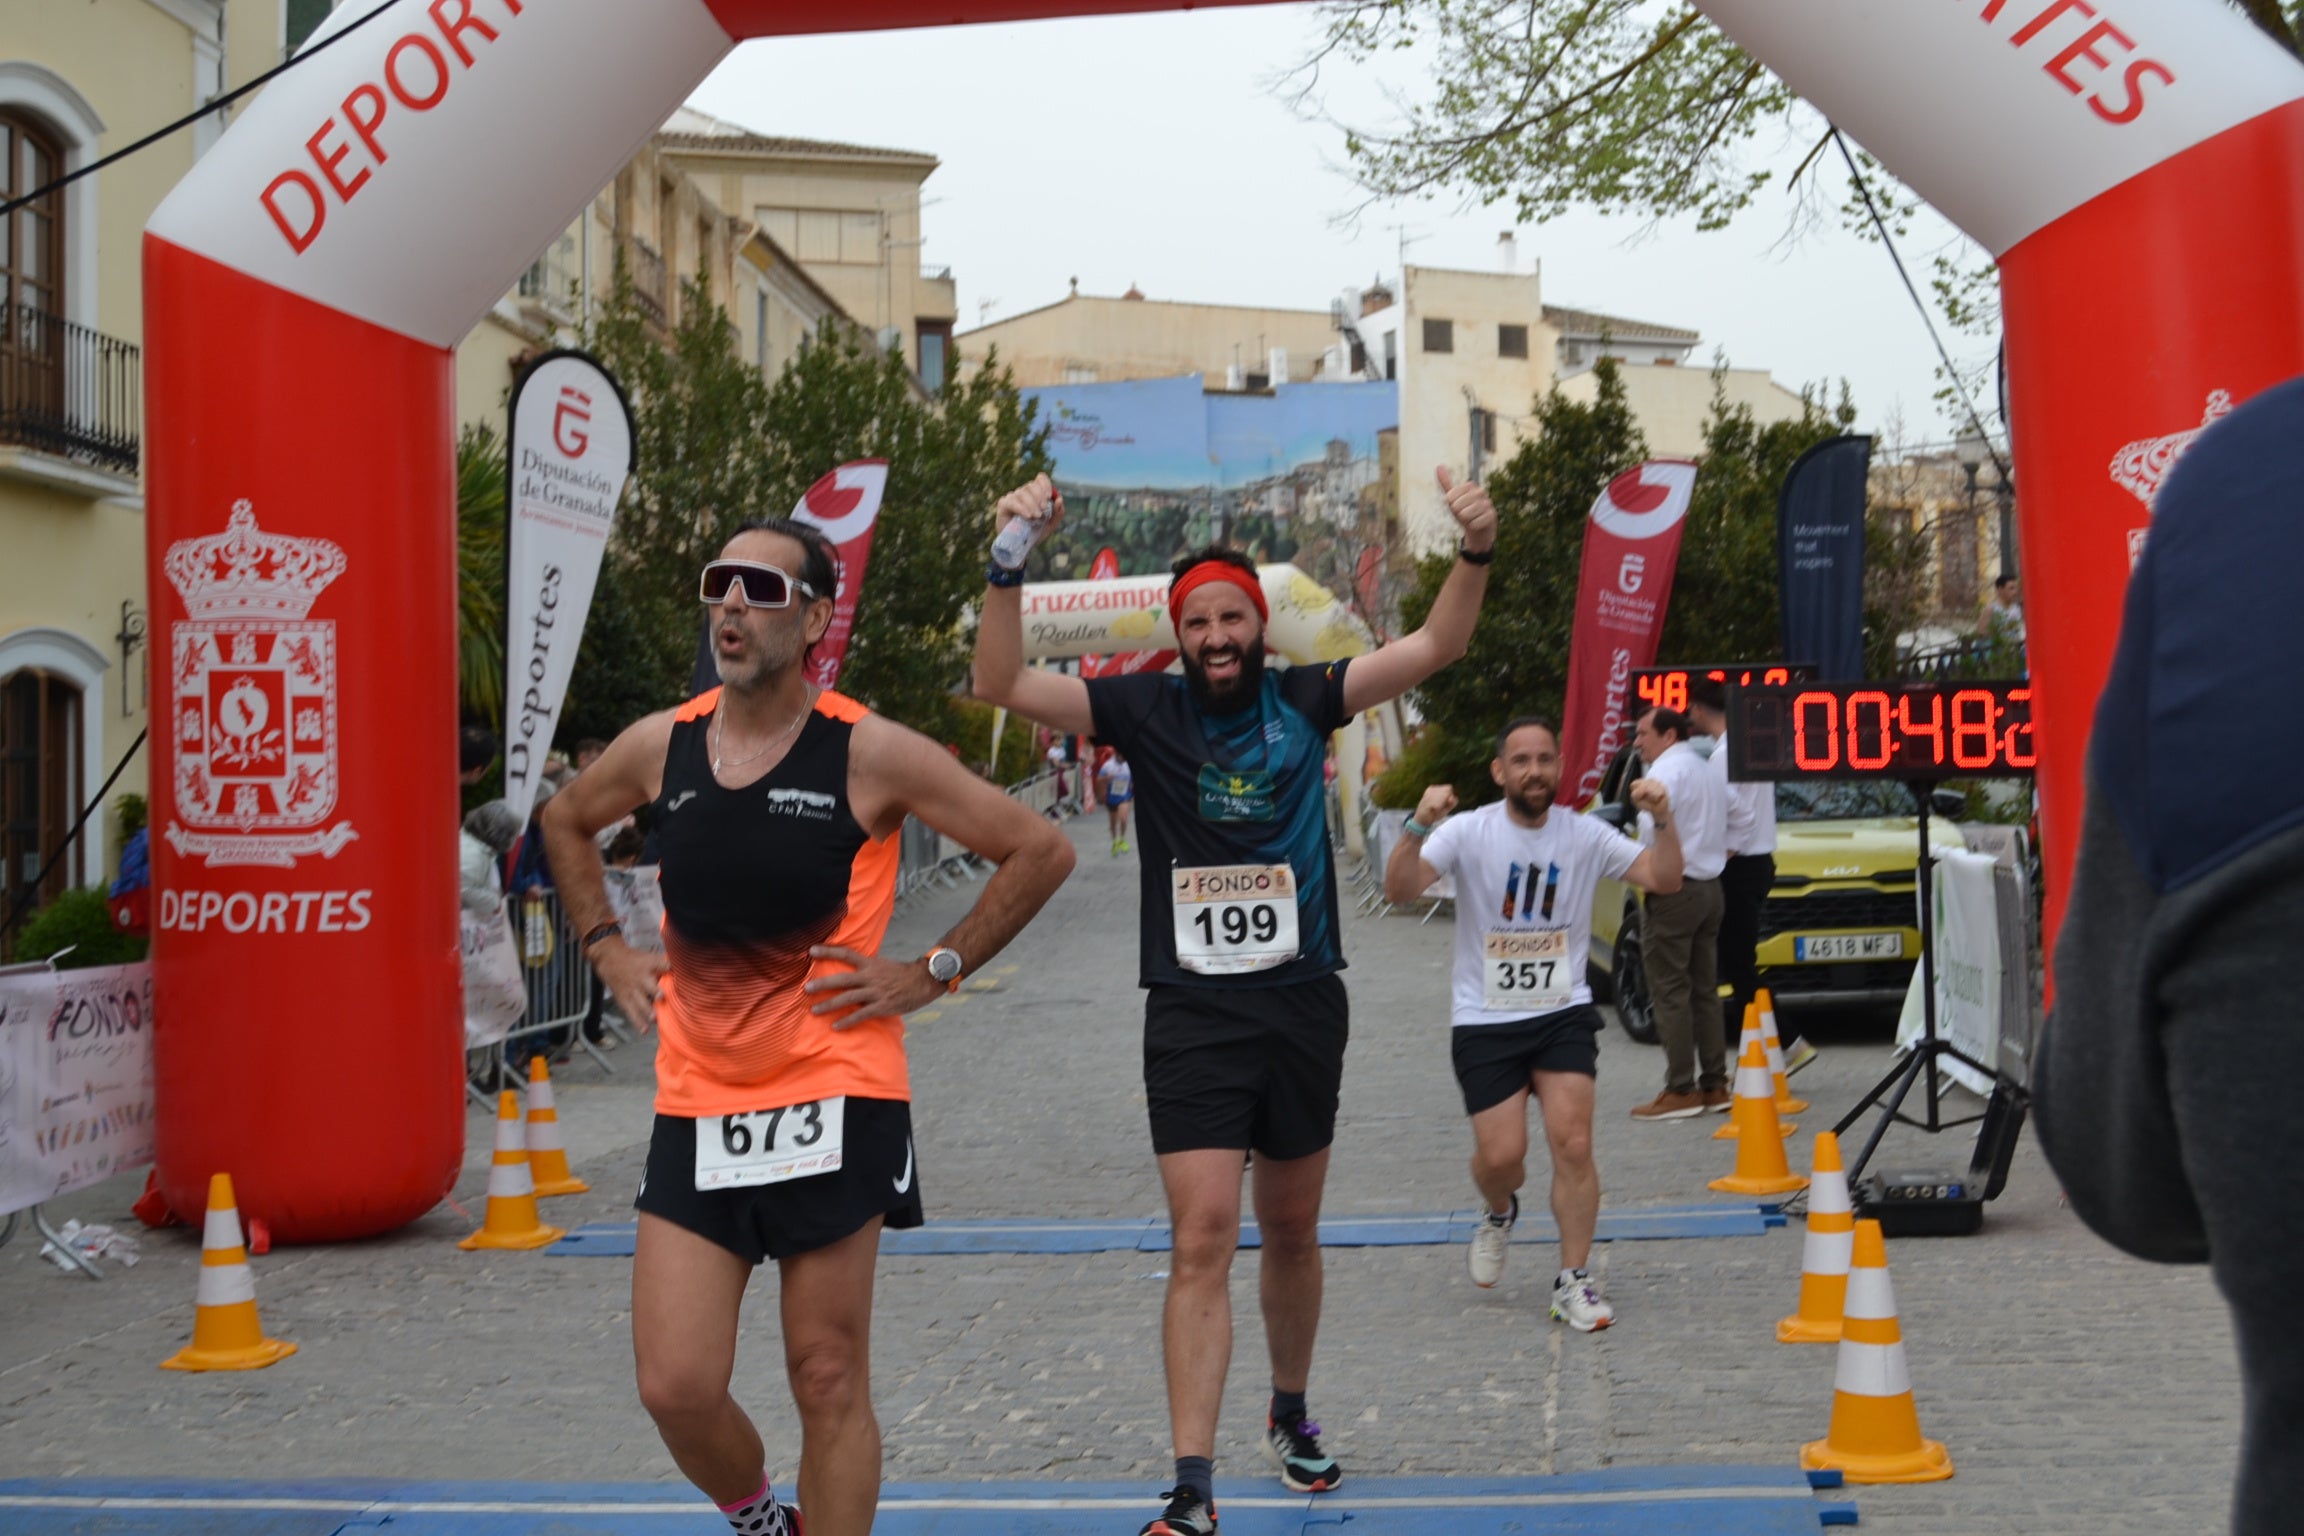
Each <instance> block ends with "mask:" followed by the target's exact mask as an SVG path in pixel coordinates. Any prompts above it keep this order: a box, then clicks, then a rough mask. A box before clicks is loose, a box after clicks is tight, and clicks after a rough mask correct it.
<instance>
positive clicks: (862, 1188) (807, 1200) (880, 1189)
mask: <svg viewBox="0 0 2304 1536" xmlns="http://www.w3.org/2000/svg"><path fill="white" fill-rule="evenodd" d="M718 1123H719V1122H718V1120H717V1119H713V1118H708V1119H705V1120H703V1121H696V1120H691V1119H688V1118H686V1117H685V1116H681V1115H658V1116H657V1117H656V1129H655V1132H654V1134H652V1135H651V1136H650V1137H649V1140H648V1166H647V1170H646V1171H645V1172H644V1173H642V1174H641V1176H640V1193H639V1194H638V1196H636V1197H635V1198H634V1199H633V1201H632V1204H633V1208H634V1209H636V1210H640V1211H645V1212H646V1213H647V1214H649V1215H651V1216H657V1217H661V1218H662V1219H664V1220H665V1221H668V1222H671V1223H672V1224H673V1225H674V1226H676V1227H680V1228H683V1229H685V1230H687V1231H690V1232H693V1233H695V1234H696V1235H697V1236H698V1237H701V1238H704V1239H705V1240H707V1241H709V1242H714V1243H718V1244H719V1245H720V1246H721V1247H723V1248H725V1249H727V1250H728V1251H729V1252H730V1253H733V1254H735V1255H736V1256H737V1257H738V1258H740V1259H742V1260H744V1261H745V1262H746V1263H749V1264H758V1263H761V1262H762V1261H763V1260H766V1259H789V1258H791V1257H793V1256H794V1255H796V1254H802V1253H808V1252H811V1251H813V1250H815V1249H818V1248H828V1247H830V1246H831V1245H832V1244H834V1243H836V1242H839V1241H840V1240H841V1239H842V1238H844V1237H848V1236H850V1235H852V1234H854V1233H856V1232H860V1231H862V1230H863V1229H864V1228H865V1226H866V1225H868V1224H869V1223H870V1222H871V1221H872V1219H873V1218H874V1217H880V1218H882V1219H883V1224H884V1225H886V1226H890V1227H896V1228H905V1227H917V1226H919V1225H920V1224H921V1222H922V1221H924V1220H925V1219H926V1217H925V1215H924V1213H923V1211H922V1208H921V1204H920V1169H919V1166H918V1164H917V1161H916V1160H915V1158H914V1157H913V1155H912V1153H913V1148H912V1106H911V1105H909V1104H907V1103H905V1102H903V1101H902V1100H900V1099H859V1098H850V1099H849V1100H848V1107H847V1114H846V1120H845V1123H844V1125H843V1128H842V1131H841V1161H840V1166H839V1167H838V1168H835V1169H833V1170H832V1171H831V1172H829V1173H815V1174H810V1175H808V1176H807V1177H806V1178H799V1179H788V1180H786V1181H785V1182H783V1183H781V1184H752V1185H746V1186H744V1187H742V1188H739V1189H698V1188H697V1187H696V1130H697V1127H698V1125H699V1124H701V1125H702V1126H704V1127H705V1128H706V1129H705V1133H706V1134H707V1135H710V1134H714V1130H713V1128H714V1127H716V1126H717V1125H718Z"/></svg>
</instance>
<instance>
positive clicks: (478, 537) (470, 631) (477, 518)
mask: <svg viewBox="0 0 2304 1536" xmlns="http://www.w3.org/2000/svg"><path fill="white" fill-rule="evenodd" d="M456 702H457V705H458V707H459V708H460V709H461V710H462V711H463V713H464V714H465V715H467V716H469V717H471V718H474V719H478V720H483V721H486V722H487V723H488V724H489V725H490V726H491V727H493V728H499V729H500V728H501V727H502V724H503V720H504V441H503V439H502V438H499V437H498V436H497V435H496V432H495V429H494V428H492V427H490V426H488V425H487V424H486V423H485V422H475V423H471V424H469V425H467V426H466V427H465V428H464V430H463V431H462V432H461V433H459V434H458V435H457V438H456Z"/></svg>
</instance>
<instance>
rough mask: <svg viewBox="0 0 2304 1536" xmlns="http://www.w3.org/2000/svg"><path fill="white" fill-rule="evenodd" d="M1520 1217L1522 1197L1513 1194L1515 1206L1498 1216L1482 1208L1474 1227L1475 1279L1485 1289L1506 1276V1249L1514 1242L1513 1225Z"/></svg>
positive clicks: (1475, 1282)
mask: <svg viewBox="0 0 2304 1536" xmlns="http://www.w3.org/2000/svg"><path fill="white" fill-rule="evenodd" d="M1519 1219H1520V1197H1519V1196H1518V1195H1514V1196H1513V1197H1512V1210H1511V1212H1510V1213H1509V1214H1508V1215H1503V1216H1499V1215H1497V1214H1496V1213H1495V1212H1494V1211H1482V1212H1481V1213H1480V1224H1479V1225H1478V1226H1476V1227H1474V1228H1473V1229H1472V1283H1473V1284H1474V1285H1476V1286H1478V1287H1480V1289H1482V1290H1486V1289H1488V1287H1490V1286H1492V1285H1494V1284H1495V1283H1496V1282H1497V1281H1499V1280H1501V1279H1503V1278H1504V1252H1505V1250H1506V1249H1507V1248H1508V1247H1510V1246H1511V1242H1512V1226H1513V1224H1514V1223H1515V1222H1517V1221H1519Z"/></svg>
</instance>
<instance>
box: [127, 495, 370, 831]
mask: <svg viewBox="0 0 2304 1536" xmlns="http://www.w3.org/2000/svg"><path fill="white" fill-rule="evenodd" d="M161 564H162V567H163V568H164V569H165V570H166V571H167V573H168V581H169V584H170V585H171V586H173V587H175V589H176V590H177V592H178V593H179V594H180V595H181V596H182V597H183V599H184V611H185V612H186V613H187V614H188V615H190V617H189V618H187V619H185V620H182V621H179V622H178V623H177V624H176V625H175V626H174V630H173V643H172V647H171V654H170V674H171V679H172V682H171V694H170V720H169V724H168V727H167V728H168V729H169V730H170V731H171V732H172V733H173V736H174V747H175V757H176V773H175V782H174V786H173V787H174V790H175V795H174V800H175V811H176V815H177V816H180V817H181V818H182V819H183V820H182V823H181V824H179V823H178V822H177V820H176V819H175V818H174V817H171V818H170V820H169V823H168V830H167V838H168V842H169V845H170V846H171V847H173V848H174V849H175V850H176V851H177V853H178V854H180V855H182V856H183V857H185V858H199V859H204V860H205V861H206V862H207V863H208V865H209V866H211V867H214V866H216V865H219V864H270V865H277V866H280V867H283V868H290V867H293V866H294V865H295V863H296V861H297V860H298V859H300V858H305V857H309V856H311V855H313V854H318V855H320V856H322V857H324V858H334V857H335V856H336V854H337V853H338V852H339V851H340V850H342V848H343V847H344V845H345V844H346V843H348V842H350V841H351V840H352V839H353V837H354V836H355V834H354V832H353V830H352V824H351V823H350V822H346V821H340V822H338V823H336V825H334V826H332V827H330V826H324V823H326V821H327V820H328V816H329V813H330V812H332V811H334V810H335V809H336V789H337V757H336V625H335V623H334V622H333V621H332V620H328V619H312V618H308V617H306V615H307V614H308V613H310V611H311V609H312V603H313V600H314V599H315V598H317V597H318V596H319V595H320V592H321V590H322V589H323V588H324V587H326V586H327V585H328V584H329V583H330V582H332V581H334V580H335V579H336V578H337V577H338V576H341V575H343V574H344V565H345V560H344V551H343V550H342V549H341V548H339V547H338V546H336V545H335V544H332V543H330V542H329V541H328V540H326V539H294V538H288V537H286V536H284V535H281V534H276V533H265V532H264V531H262V530H261V529H259V528H258V527H257V526H256V514H255V510H254V509H253V508H252V507H251V506H250V505H249V504H248V503H247V502H246V501H238V502H234V503H233V505H232V516H231V519H230V521H229V522H228V523H227V525H226V527H225V530H224V532H222V533H220V534H211V535H210V536H208V537H206V538H200V539H179V540H177V541H176V542H175V543H173V544H171V545H169V546H168V554H167V558H166V559H165V560H163V561H162V562H161Z"/></svg>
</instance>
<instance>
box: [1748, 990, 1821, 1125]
mask: <svg viewBox="0 0 2304 1536" xmlns="http://www.w3.org/2000/svg"><path fill="white" fill-rule="evenodd" d="M1752 1005H1753V1007H1755V1008H1756V1009H1758V1010H1759V1013H1760V1043H1761V1044H1762V1045H1764V1046H1766V1047H1767V1048H1768V1076H1769V1079H1770V1080H1771V1081H1772V1082H1773V1083H1774V1084H1775V1085H1776V1113H1778V1114H1779V1115H1796V1114H1798V1113H1800V1111H1802V1110H1804V1109H1806V1108H1807V1107H1808V1101H1807V1100H1806V1099H1796V1098H1794V1097H1792V1080H1791V1079H1790V1078H1788V1077H1786V1076H1785V1075H1784V1039H1783V1037H1782V1036H1781V1035H1779V1034H1777V1033H1776V999H1775V998H1773V997H1771V996H1769V995H1768V989H1767V988H1766V987H1762V988H1761V989H1760V991H1759V994H1758V995H1757V996H1756V997H1754V998H1753V999H1752Z"/></svg>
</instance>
